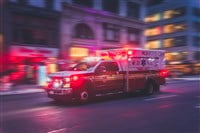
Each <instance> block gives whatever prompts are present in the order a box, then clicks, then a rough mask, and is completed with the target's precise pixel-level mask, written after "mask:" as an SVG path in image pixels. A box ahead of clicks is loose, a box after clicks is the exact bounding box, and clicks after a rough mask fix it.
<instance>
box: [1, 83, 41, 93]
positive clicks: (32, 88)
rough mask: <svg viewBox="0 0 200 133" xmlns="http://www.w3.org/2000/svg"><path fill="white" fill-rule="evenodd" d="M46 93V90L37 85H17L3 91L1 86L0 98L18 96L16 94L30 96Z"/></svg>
mask: <svg viewBox="0 0 200 133" xmlns="http://www.w3.org/2000/svg"><path fill="white" fill-rule="evenodd" d="M38 92H40V93H41V92H45V90H44V89H43V88H41V87H39V86H37V85H29V84H25V85H24V84H23V85H17V86H14V87H11V88H10V89H7V90H5V89H2V88H1V86H0V96H4V95H16V94H29V93H38Z"/></svg>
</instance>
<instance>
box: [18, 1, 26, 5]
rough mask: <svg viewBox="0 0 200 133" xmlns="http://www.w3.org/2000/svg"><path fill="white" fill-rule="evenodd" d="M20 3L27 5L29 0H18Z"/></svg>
mask: <svg viewBox="0 0 200 133" xmlns="http://www.w3.org/2000/svg"><path fill="white" fill-rule="evenodd" d="M17 1H18V3H19V4H21V5H26V4H27V3H28V0H17Z"/></svg>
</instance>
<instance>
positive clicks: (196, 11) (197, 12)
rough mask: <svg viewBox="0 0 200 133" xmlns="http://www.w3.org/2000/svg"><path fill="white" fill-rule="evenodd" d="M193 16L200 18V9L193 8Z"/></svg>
mask: <svg viewBox="0 0 200 133" xmlns="http://www.w3.org/2000/svg"><path fill="white" fill-rule="evenodd" d="M193 14H194V15H195V16H197V17H198V16H200V8H193Z"/></svg>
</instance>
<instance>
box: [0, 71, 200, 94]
mask: <svg viewBox="0 0 200 133" xmlns="http://www.w3.org/2000/svg"><path fill="white" fill-rule="evenodd" d="M166 80H167V82H168V83H172V82H176V81H181V80H189V81H195V80H199V81H200V76H199V75H193V76H184V77H179V78H167V79H166ZM171 81H172V82H171ZM41 92H45V90H44V89H43V88H41V87H39V86H37V85H29V84H26V85H17V86H14V87H12V88H10V89H8V90H3V89H1V86H0V96H4V95H16V94H29V93H41Z"/></svg>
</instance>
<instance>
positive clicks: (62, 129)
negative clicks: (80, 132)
mask: <svg viewBox="0 0 200 133" xmlns="http://www.w3.org/2000/svg"><path fill="white" fill-rule="evenodd" d="M65 130H66V128H61V129H58V130H53V131H49V132H47V133H59V132H62V131H65Z"/></svg>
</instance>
